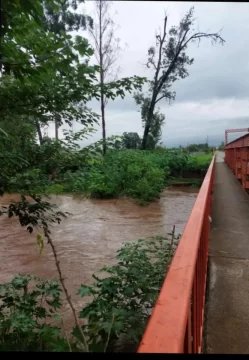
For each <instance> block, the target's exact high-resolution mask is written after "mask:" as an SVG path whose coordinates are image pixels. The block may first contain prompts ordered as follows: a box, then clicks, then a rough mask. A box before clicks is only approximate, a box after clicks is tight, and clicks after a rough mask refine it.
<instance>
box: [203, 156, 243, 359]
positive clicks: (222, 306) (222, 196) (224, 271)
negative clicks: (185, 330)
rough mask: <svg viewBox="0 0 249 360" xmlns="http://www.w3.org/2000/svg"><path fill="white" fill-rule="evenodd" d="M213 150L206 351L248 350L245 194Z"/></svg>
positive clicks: (225, 352) (205, 331) (232, 351)
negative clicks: (215, 157)
mask: <svg viewBox="0 0 249 360" xmlns="http://www.w3.org/2000/svg"><path fill="white" fill-rule="evenodd" d="M223 157H224V155H223V153H221V152H218V153H217V159H216V161H217V163H216V168H215V180H214V194H213V204H212V224H211V235H210V237H211V240H210V254H209V255H210V260H209V283H208V286H207V287H208V290H207V307H206V314H205V316H206V319H207V320H206V324H205V330H204V341H205V349H204V352H206V353H210V354H212V353H216V354H221V353H224V354H229V353H230V354H232V353H237V354H243V353H244V354H245V353H247V354H248V353H249V335H248V334H249V195H248V194H247V193H246V192H245V191H244V190H243V188H242V187H241V185H240V183H239V182H238V180H237V179H236V178H235V176H234V175H233V173H232V172H231V170H230V169H229V168H228V167H227V165H226V164H225V163H224V162H223Z"/></svg>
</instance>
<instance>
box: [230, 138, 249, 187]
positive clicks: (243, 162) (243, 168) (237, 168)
mask: <svg viewBox="0 0 249 360" xmlns="http://www.w3.org/2000/svg"><path fill="white" fill-rule="evenodd" d="M225 162H226V163H227V165H228V166H229V167H230V169H231V170H232V172H233V173H234V175H235V176H236V178H237V179H238V180H239V181H240V182H241V185H242V186H243V188H244V189H245V190H246V191H247V192H249V134H246V135H244V136H241V137H240V138H238V139H236V140H234V141H232V142H230V143H229V144H227V145H226V147H225Z"/></svg>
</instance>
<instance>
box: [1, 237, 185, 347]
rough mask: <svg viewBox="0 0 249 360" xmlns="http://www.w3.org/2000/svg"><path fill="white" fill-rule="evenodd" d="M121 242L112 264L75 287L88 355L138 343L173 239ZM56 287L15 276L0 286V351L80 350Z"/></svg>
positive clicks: (170, 254)
mask: <svg viewBox="0 0 249 360" xmlns="http://www.w3.org/2000/svg"><path fill="white" fill-rule="evenodd" d="M169 235H170V236H169V237H168V238H163V237H154V238H150V239H140V240H138V241H136V242H134V243H126V244H125V245H124V246H123V247H122V248H121V249H120V250H119V251H118V252H117V256H116V260H117V262H116V264H115V265H113V266H110V267H104V268H103V269H101V270H100V271H99V272H98V273H97V274H94V275H93V280H94V282H93V284H92V285H81V287H80V289H79V290H78V295H80V296H81V297H85V296H87V297H88V303H87V305H86V306H85V307H84V308H83V309H82V310H81V311H80V314H79V318H80V319H84V322H85V325H81V326H82V331H83V334H84V336H85V339H86V343H87V348H88V350H89V351H107V350H110V348H113V347H115V344H116V343H117V340H119V339H121V338H122V340H123V341H124V342H127V341H129V342H132V343H133V344H135V346H137V345H138V343H139V341H140V339H141V336H142V334H143V332H144V330H145V326H146V323H147V321H148V318H149V315H150V312H151V310H152V309H153V307H154V304H155V301H156V298H157V296H158V293H159V291H160V288H161V285H162V282H163V280H164V277H165V273H166V271H167V268H168V266H169V264H170V262H171V259H172V257H173V254H174V251H175V248H176V246H177V243H178V240H179V236H177V237H175V236H174V234H169ZM61 292H62V289H61V288H60V286H59V283H58V282H56V281H47V280H41V279H39V278H37V277H34V276H29V275H18V276H15V277H14V279H13V280H12V281H10V282H9V283H6V284H3V285H0V300H1V305H0V350H15V351H82V350H83V351H85V350H86V349H85V346H84V344H82V339H81V334H80V332H79V330H78V329H77V327H76V328H74V329H72V331H71V333H66V332H65V329H64V325H63V318H62V316H61V315H60V314H59V312H60V309H61Z"/></svg>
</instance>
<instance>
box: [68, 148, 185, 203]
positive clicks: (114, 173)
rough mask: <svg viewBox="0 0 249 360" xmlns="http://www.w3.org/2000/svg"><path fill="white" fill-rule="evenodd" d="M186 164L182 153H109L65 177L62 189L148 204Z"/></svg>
mask: <svg viewBox="0 0 249 360" xmlns="http://www.w3.org/2000/svg"><path fill="white" fill-rule="evenodd" d="M187 160H188V155H187V154H186V153H184V152H182V151H174V152H170V151H166V150H164V151H140V150H110V151H109V152H108V153H107V154H106V156H105V157H104V158H99V159H98V160H95V161H93V162H92V163H90V162H89V161H88V163H87V165H88V166H87V167H86V166H85V167H84V168H82V170H79V171H77V172H75V173H66V174H65V176H64V188H65V191H75V192H85V193H87V194H88V195H89V196H91V197H98V198H109V197H116V196H119V195H126V196H130V197H133V198H136V199H140V200H142V201H152V200H154V199H157V198H159V197H160V192H161V191H162V190H163V188H164V186H165V183H166V180H167V178H168V177H169V176H170V173H171V172H174V173H179V172H180V170H181V168H182V167H183V166H184V165H186V164H187Z"/></svg>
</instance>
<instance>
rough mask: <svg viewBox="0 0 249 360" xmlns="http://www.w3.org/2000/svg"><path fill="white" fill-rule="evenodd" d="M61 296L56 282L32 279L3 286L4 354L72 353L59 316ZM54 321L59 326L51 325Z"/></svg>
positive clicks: (0, 324)
mask: <svg viewBox="0 0 249 360" xmlns="http://www.w3.org/2000/svg"><path fill="white" fill-rule="evenodd" d="M60 294H61V289H60V286H59V284H58V283H57V282H56V281H48V280H41V279H39V278H36V277H34V276H30V275H26V276H21V275H18V276H15V277H14V279H13V280H12V281H11V282H9V283H7V284H3V285H0V350H1V351H4V350H15V351H46V350H51V351H66V350H68V344H67V342H66V341H65V339H64V335H63V333H62V330H61V328H60V327H61V322H59V323H58V315H57V313H56V312H57V310H58V309H59V308H60V307H61V300H60ZM56 315H57V317H56ZM51 320H53V321H54V322H56V323H57V326H56V325H51V324H49V321H50V322H51Z"/></svg>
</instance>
